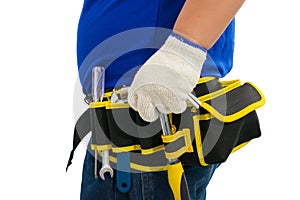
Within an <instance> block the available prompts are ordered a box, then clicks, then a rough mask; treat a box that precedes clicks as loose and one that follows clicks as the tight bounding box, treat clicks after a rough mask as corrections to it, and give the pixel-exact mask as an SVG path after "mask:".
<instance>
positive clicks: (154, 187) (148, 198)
mask: <svg viewBox="0 0 300 200" xmlns="http://www.w3.org/2000/svg"><path fill="white" fill-rule="evenodd" d="M98 166H101V163H100V162H99V163H98ZM218 166H219V165H210V166H208V167H201V166H192V167H185V168H184V170H185V174H186V179H187V182H188V187H189V192H190V197H191V200H205V199H206V187H207V185H208V183H209V181H210V179H211V177H212V175H213V173H214V171H215V169H216V168H217V167H218ZM114 174H116V171H114ZM131 181H132V186H131V188H130V190H129V191H128V192H127V193H122V192H120V191H119V190H118V189H117V186H116V179H115V176H114V178H109V177H106V180H105V181H103V180H102V179H101V178H98V179H95V178H94V157H93V155H91V154H90V152H88V151H87V154H86V157H85V161H84V166H83V175H82V183H81V194H80V199H81V200H101V199H103V200H172V199H173V194H172V191H171V189H170V187H169V183H168V177H167V172H166V171H162V172H154V173H132V174H131Z"/></svg>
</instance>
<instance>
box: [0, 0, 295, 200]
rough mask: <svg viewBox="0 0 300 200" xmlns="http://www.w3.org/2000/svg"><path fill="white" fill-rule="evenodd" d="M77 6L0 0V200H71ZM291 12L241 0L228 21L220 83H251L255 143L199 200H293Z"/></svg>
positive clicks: (291, 5) (78, 161) (284, 5)
mask: <svg viewBox="0 0 300 200" xmlns="http://www.w3.org/2000/svg"><path fill="white" fill-rule="evenodd" d="M82 4H83V1H79V0H72V1H71V0H64V1H59V0H52V1H38V0H27V1H20V0H19V1H1V2H0V58H1V59H0V66H1V73H0V87H1V90H0V91H1V98H0V115H1V129H0V131H1V140H0V155H1V165H0V182H1V185H2V186H1V189H0V191H1V192H0V199H72V200H73V199H74V200H77V199H79V192H80V181H81V170H82V163H83V159H84V154H85V147H84V145H80V146H79V148H78V149H77V151H76V154H75V157H74V160H73V165H72V166H71V167H70V169H69V171H68V173H66V172H65V167H66V163H67V159H68V156H69V152H70V150H71V147H72V135H73V126H74V123H75V118H76V117H74V114H73V95H74V89H75V85H76V83H77V65H76V30H77V22H78V19H79V15H80V11H81V7H82ZM299 17H300V12H299V6H298V4H297V1H296V0H286V1H282V0H281V1H279V0H264V1H260V0H252V1H247V2H246V3H245V4H244V6H243V7H242V9H241V10H240V11H239V13H238V14H237V16H236V49H235V61H234V68H233V70H232V72H231V73H230V74H229V75H228V76H227V77H226V79H236V78H239V79H241V80H242V81H251V82H253V83H255V84H256V85H257V86H258V87H259V88H260V89H261V90H262V91H263V92H264V94H265V97H266V105H265V106H264V107H262V108H260V109H259V110H258V114H259V116H260V121H261V129H262V134H263V135H262V137H261V138H260V139H256V140H254V141H252V142H251V143H250V144H249V145H248V146H247V147H245V148H243V149H242V150H240V151H238V152H236V153H234V154H233V155H231V157H230V158H229V160H228V161H227V162H226V163H225V164H223V165H222V166H221V167H220V168H219V169H218V170H217V172H216V173H215V176H214V177H213V180H212V181H211V183H210V185H209V187H208V195H207V199H208V200H219V199H225V200H241V199H243V200H250V199H251V200H252V199H259V200H263V199H288V200H298V199H300V194H299V184H298V182H299V180H300V172H299V167H300V166H299V165H300V162H299V160H298V159H299V155H298V153H299V152H300V149H299V146H298V144H299V142H298V140H299V138H300V137H299V134H300V131H299V126H300V123H299V117H298V115H299V112H300V109H299V102H300V101H299V100H300V99H299V95H297V93H298V91H299V88H298V87H299V86H298V85H299V80H298V73H297V72H298V70H297V69H298V68H299V67H300V66H299V57H300V52H299V47H300V39H299V35H300V30H299V22H298V19H299Z"/></svg>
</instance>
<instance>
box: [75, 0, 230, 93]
mask: <svg viewBox="0 0 300 200" xmlns="http://www.w3.org/2000/svg"><path fill="white" fill-rule="evenodd" d="M184 2H185V0H85V1H84V5H83V9H82V13H81V16H80V20H79V24H78V33H77V62H78V69H79V77H80V81H81V84H82V88H83V92H84V93H85V94H90V93H91V70H92V68H93V67H95V66H103V67H105V68H106V70H105V88H106V89H110V88H114V87H121V86H122V85H130V84H131V82H132V80H133V78H134V75H135V73H136V71H137V70H138V68H139V67H140V66H141V65H142V64H143V63H144V62H145V61H146V60H147V59H148V58H149V57H150V56H151V55H152V54H153V53H155V51H156V50H157V49H159V48H160V46H161V45H162V44H163V42H164V41H165V39H166V38H167V37H168V35H169V34H170V33H171V31H172V28H173V25H174V23H175V20H176V18H177V16H178V14H179V12H180V10H181V8H182V6H183V4H184ZM233 49H234V20H233V21H232V22H231V23H230V25H229V26H228V27H227V29H226V30H225V31H224V33H223V34H222V35H221V37H220V38H219V40H218V41H217V42H216V43H215V44H214V46H213V47H212V48H211V49H210V50H209V51H208V56H207V60H206V62H205V63H204V66H203V69H202V72H201V76H215V77H223V76H225V75H226V74H227V73H228V72H229V71H230V70H231V68H232V59H233Z"/></svg>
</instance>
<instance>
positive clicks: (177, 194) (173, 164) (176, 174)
mask: <svg viewBox="0 0 300 200" xmlns="http://www.w3.org/2000/svg"><path fill="white" fill-rule="evenodd" d="M127 89H128V88H123V89H121V98H122V100H120V101H119V102H123V103H127V95H128V93H127ZM122 93H123V94H122ZM113 96H117V95H116V94H115V91H113V92H112V100H113ZM188 101H189V102H190V103H191V104H192V105H193V107H195V108H197V109H198V108H199V106H201V102H200V101H199V100H198V99H197V97H195V96H194V95H193V94H192V93H189V95H188ZM112 102H113V101H112ZM115 102H118V101H115ZM160 123H161V128H162V133H163V135H164V136H169V135H171V129H170V123H169V120H168V116H167V115H166V114H164V113H160ZM118 161H119V159H118ZM128 162H130V161H128ZM168 182H169V185H170V188H171V190H172V192H173V196H174V199H175V200H189V199H190V195H189V190H188V184H187V181H186V177H185V174H184V170H183V167H182V164H181V162H180V160H179V159H178V158H175V159H168Z"/></svg>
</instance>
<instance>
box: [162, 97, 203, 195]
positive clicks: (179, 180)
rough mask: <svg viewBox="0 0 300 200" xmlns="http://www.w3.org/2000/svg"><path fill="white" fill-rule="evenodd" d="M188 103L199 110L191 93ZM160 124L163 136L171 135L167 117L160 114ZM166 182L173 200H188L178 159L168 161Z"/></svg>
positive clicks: (186, 187)
mask: <svg viewBox="0 0 300 200" xmlns="http://www.w3.org/2000/svg"><path fill="white" fill-rule="evenodd" d="M188 101H189V102H190V103H191V104H192V105H193V106H194V107H195V108H199V106H200V105H201V102H200V101H199V100H198V99H197V97H195V96H194V95H193V94H192V93H189V98H188ZM159 118H160V123H161V127H162V132H163V135H164V136H169V135H171V129H170V123H169V120H168V116H167V115H166V114H164V113H160V116H159ZM168 180H169V185H170V187H171V189H172V192H173V195H174V199H175V200H189V199H190V194H189V190H188V185H187V181H186V177H185V174H184V170H183V167H182V164H181V162H180V160H179V159H178V158H175V159H168Z"/></svg>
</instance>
